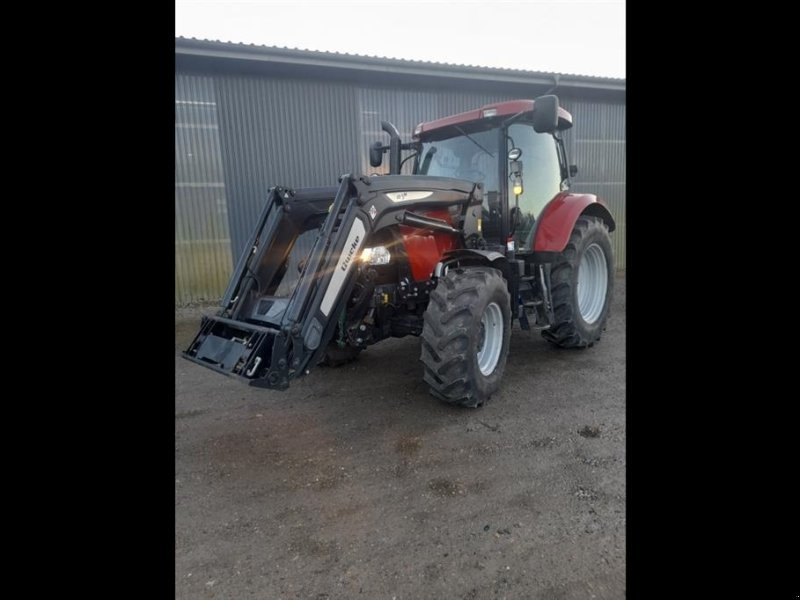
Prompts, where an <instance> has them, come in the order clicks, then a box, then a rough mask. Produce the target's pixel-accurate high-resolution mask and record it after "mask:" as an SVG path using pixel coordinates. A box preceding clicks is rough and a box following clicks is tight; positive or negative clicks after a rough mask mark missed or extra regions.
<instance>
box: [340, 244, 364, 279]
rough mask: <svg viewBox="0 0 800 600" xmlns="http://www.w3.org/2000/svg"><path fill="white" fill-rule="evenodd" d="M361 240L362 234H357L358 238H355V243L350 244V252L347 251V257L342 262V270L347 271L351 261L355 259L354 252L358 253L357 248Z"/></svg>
mask: <svg viewBox="0 0 800 600" xmlns="http://www.w3.org/2000/svg"><path fill="white" fill-rule="evenodd" d="M360 240H361V236H358V235H357V236H356V239H354V240H353V243H352V244H350V252H348V253H347V258H345V259H344V262H343V263H342V271H347V267H348V266H350V261H351V260H353V254H355V253H356V248H358V242H359V241H360Z"/></svg>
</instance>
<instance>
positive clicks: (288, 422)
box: [175, 277, 625, 600]
mask: <svg viewBox="0 0 800 600" xmlns="http://www.w3.org/2000/svg"><path fill="white" fill-rule="evenodd" d="M208 312H212V311H211V310H209V311H208ZM198 315H199V311H197V309H194V310H182V311H180V312H176V328H175V348H176V358H175V522H176V526H175V596H176V598H265V599H272V598H311V599H329V598H370V599H372V598H385V599H388V600H392V599H396V600H400V599H418V598H459V599H473V598H474V599H479V598H525V599H527V598H542V599H548V600H554V599H555V600H558V599H571V598H576V599H577V598H581V599H589V598H614V599H618V598H624V597H625V280H624V278H623V277H618V278H617V281H616V289H615V300H614V306H613V312H612V315H611V319H610V321H609V325H608V330H607V331H606V333H605V335H604V337H603V339H602V341H601V342H600V343H599V344H597V345H596V346H595V347H594V348H590V349H587V350H559V349H556V348H554V347H552V346H551V345H549V344H548V343H547V342H545V341H544V340H543V339H542V338H541V336H540V335H539V333H538V332H535V331H534V332H525V331H521V330H519V329H518V328H517V326H516V325H515V329H514V332H513V334H512V336H511V353H510V356H509V360H508V365H507V367H506V374H505V380H504V382H503V387H502V389H501V391H500V392H499V393H497V394H496V395H495V396H494V397H492V399H491V401H490V402H489V403H487V405H486V406H485V407H483V408H480V409H477V410H476V409H471V410H468V409H455V408H450V407H448V406H446V405H444V404H443V403H441V402H439V401H438V400H436V399H435V398H433V397H432V396H430V395H429V394H428V392H427V388H426V386H425V385H424V383H423V382H422V366H421V364H420V363H419V362H418V358H419V340H418V339H417V338H413V337H407V338H404V339H399V340H389V341H385V342H382V343H381V344H378V345H376V346H373V347H371V348H369V349H368V350H367V351H365V352H363V353H362V354H361V357H360V358H359V360H358V361H357V362H356V363H353V364H351V365H348V366H345V367H341V368H339V369H331V368H324V367H318V368H317V369H315V370H313V371H312V372H311V374H310V375H309V376H308V377H306V378H304V379H301V380H298V381H295V382H294V383H293V384H292V387H291V388H290V390H288V391H287V392H272V391H266V390H260V389H255V388H250V387H247V386H246V385H243V384H241V383H239V382H237V381H234V380H232V379H229V378H227V377H223V376H220V375H217V374H215V373H213V372H212V371H210V370H208V369H204V368H202V367H200V366H197V365H194V364H192V363H190V362H188V361H186V360H183V359H181V358H179V357H178V356H177V352H178V351H179V350H181V349H183V348H184V347H185V346H186V345H187V344H188V343H189V341H190V340H191V337H192V336H193V335H194V333H195V330H196V328H197V324H198Z"/></svg>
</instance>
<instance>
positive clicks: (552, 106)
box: [183, 95, 614, 407]
mask: <svg viewBox="0 0 800 600" xmlns="http://www.w3.org/2000/svg"><path fill="white" fill-rule="evenodd" d="M570 127H572V116H571V115H570V114H569V113H568V112H567V111H565V110H564V109H563V108H560V107H559V103H558V98H557V97H556V96H552V95H551V96H541V97H539V98H537V99H536V100H514V101H509V102H501V103H497V104H491V105H488V106H484V107H482V108H479V109H476V110H472V111H468V112H465V113H461V114H458V115H453V116H450V117H445V118H442V119H437V120H436V121H431V122H426V123H421V124H419V125H418V126H417V127H416V129H415V130H414V139H413V141H411V142H408V143H403V142H402V141H401V139H400V135H399V134H398V132H397V129H396V128H395V127H394V126H393V125H392V124H391V123H388V122H385V121H384V122H383V123H382V128H383V130H384V131H386V132H387V133H388V134H389V136H390V142H389V144H388V146H383V145H382V144H381V143H380V142H376V143H375V144H373V145H372V147H371V148H370V164H371V165H372V166H373V167H377V166H379V165H380V164H381V162H382V159H383V155H384V153H385V152H387V151H388V152H389V167H390V168H389V172H390V174H389V175H383V176H355V175H349V174H347V175H342V176H341V177H340V179H339V185H338V186H334V187H327V188H305V189H288V188H284V187H274V188H271V189H270V191H269V197H268V199H267V202H266V205H265V206H264V208H263V211H262V212H261V215H260V217H259V219H258V223H257V224H256V227H255V229H254V231H253V233H252V236H251V238H250V240H249V243H248V244H247V246H246V248H245V250H244V252H243V253H242V256H241V257H240V259H239V261H238V264H237V265H236V268H235V270H234V273H233V275H232V277H231V281H230V283H229V285H228V289H227V290H226V292H225V295H224V297H223V298H222V302H221V309H220V310H219V311H218V312H217V314H216V315H215V316H210V317H203V321H202V325H201V328H200V331H199V333H198V334H197V336H196V337H195V338H194V340H193V341H192V343H191V344H190V345H189V347H188V349H187V350H186V351H185V352H184V353H183V355H184V356H185V357H186V358H188V359H189V360H192V361H194V362H196V363H198V364H201V365H203V366H205V367H208V368H210V369H213V370H215V371H217V372H219V373H222V374H225V375H229V376H233V377H237V378H239V379H242V380H244V381H246V382H248V383H249V384H251V385H256V386H260V387H266V388H271V389H286V388H287V387H288V386H289V382H290V381H291V380H292V379H294V378H296V377H300V376H302V375H305V374H308V373H309V370H310V369H311V368H312V367H314V366H315V365H317V364H318V363H320V362H323V363H328V364H339V363H342V362H346V361H349V360H352V359H354V358H355V357H356V355H357V354H358V353H359V352H360V351H361V350H363V349H364V348H366V347H367V346H370V345H371V344H374V343H376V342H379V341H381V340H383V339H385V338H388V337H403V336H406V335H415V336H420V337H421V338H422V344H421V346H422V348H421V356H420V360H421V362H422V364H423V378H424V380H425V382H426V383H427V384H428V385H429V386H430V391H431V393H432V394H433V395H434V396H436V397H437V398H440V399H441V400H444V401H445V402H448V403H450V404H455V405H459V406H470V407H476V406H480V405H482V404H483V403H484V402H485V401H486V400H487V399H488V398H489V397H490V396H491V395H492V393H493V392H495V391H497V389H498V388H499V387H500V382H501V379H502V377H503V371H504V369H505V364H506V358H507V356H508V351H509V338H510V336H511V327H512V324H513V322H514V320H515V319H516V320H518V321H519V325H520V327H521V328H522V329H530V328H531V326H532V325H533V326H534V327H535V328H537V329H540V330H541V332H542V335H543V336H544V338H545V339H546V340H548V341H549V342H552V343H553V344H556V345H558V346H562V347H566V348H585V347H587V346H591V345H592V344H594V343H595V342H596V341H598V340H599V339H600V335H601V333H602V331H603V329H604V327H605V324H606V320H607V318H608V311H609V306H610V302H611V293H612V288H613V283H614V261H613V255H612V251H611V241H610V238H609V232H611V231H613V230H614V219H613V218H612V217H611V214H610V212H609V211H608V209H607V208H606V206H605V205H604V204H603V203H601V202H600V201H599V200H598V199H597V197H596V196H594V195H591V194H572V193H569V192H568V189H569V184H570V178H571V177H574V175H575V173H576V167H575V166H574V165H572V166H571V165H569V163H568V161H567V155H566V150H565V147H564V141H563V139H562V137H561V135H560V133H561V132H562V131H564V130H565V129H569V128H570ZM403 152H406V153H407V155H406V157H405V158H403ZM411 159H413V174H411V175H401V174H400V172H401V167H402V164H403V163H404V162H405V161H407V160H411ZM523 166H524V169H523ZM523 171H524V172H523ZM300 240H303V241H302V243H300Z"/></svg>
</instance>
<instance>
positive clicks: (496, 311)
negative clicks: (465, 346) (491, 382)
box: [478, 302, 503, 375]
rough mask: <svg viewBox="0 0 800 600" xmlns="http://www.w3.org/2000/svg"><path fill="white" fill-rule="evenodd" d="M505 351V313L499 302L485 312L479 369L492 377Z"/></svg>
mask: <svg viewBox="0 0 800 600" xmlns="http://www.w3.org/2000/svg"><path fill="white" fill-rule="evenodd" d="M502 349H503V311H502V310H500V306H499V305H498V304H497V302H492V303H490V304H489V306H487V307H486V310H485V311H483V316H482V317H481V331H480V338H479V339H478V368H479V369H480V370H481V373H482V374H484V375H490V374H491V373H492V371H494V369H495V367H496V366H497V361H498V360H499V359H500V351H501V350H502Z"/></svg>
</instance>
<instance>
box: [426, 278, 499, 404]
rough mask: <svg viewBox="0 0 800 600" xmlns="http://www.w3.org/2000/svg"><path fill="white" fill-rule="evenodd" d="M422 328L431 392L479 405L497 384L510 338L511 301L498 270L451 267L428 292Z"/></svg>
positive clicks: (443, 397)
mask: <svg viewBox="0 0 800 600" xmlns="http://www.w3.org/2000/svg"><path fill="white" fill-rule="evenodd" d="M424 319H425V323H424V325H423V328H422V353H421V356H420V361H422V364H423V365H424V375H423V379H424V380H425V382H426V383H427V384H428V386H430V392H431V394H432V395H434V396H435V397H437V398H439V399H440V400H443V401H444V402H447V403H448V404H453V405H456V406H466V407H478V406H481V405H482V404H484V403H485V402H486V401H487V400H488V399H489V397H490V396H491V395H492V394H493V393H494V392H496V391H497V389H498V388H499V387H500V380H501V379H502V377H503V371H504V370H505V366H506V359H507V358H508V345H509V340H510V338H511V300H510V295H509V293H508V284H507V283H506V280H505V279H504V278H503V276H502V274H501V273H500V271H498V270H497V269H492V268H489V267H467V268H463V269H461V268H459V269H451V270H450V271H448V272H447V274H446V275H445V276H444V277H441V278H440V279H439V283H438V284H437V286H436V289H434V290H433V291H432V292H431V295H430V302H429V303H428V308H427V310H426V311H425V317H424Z"/></svg>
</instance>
